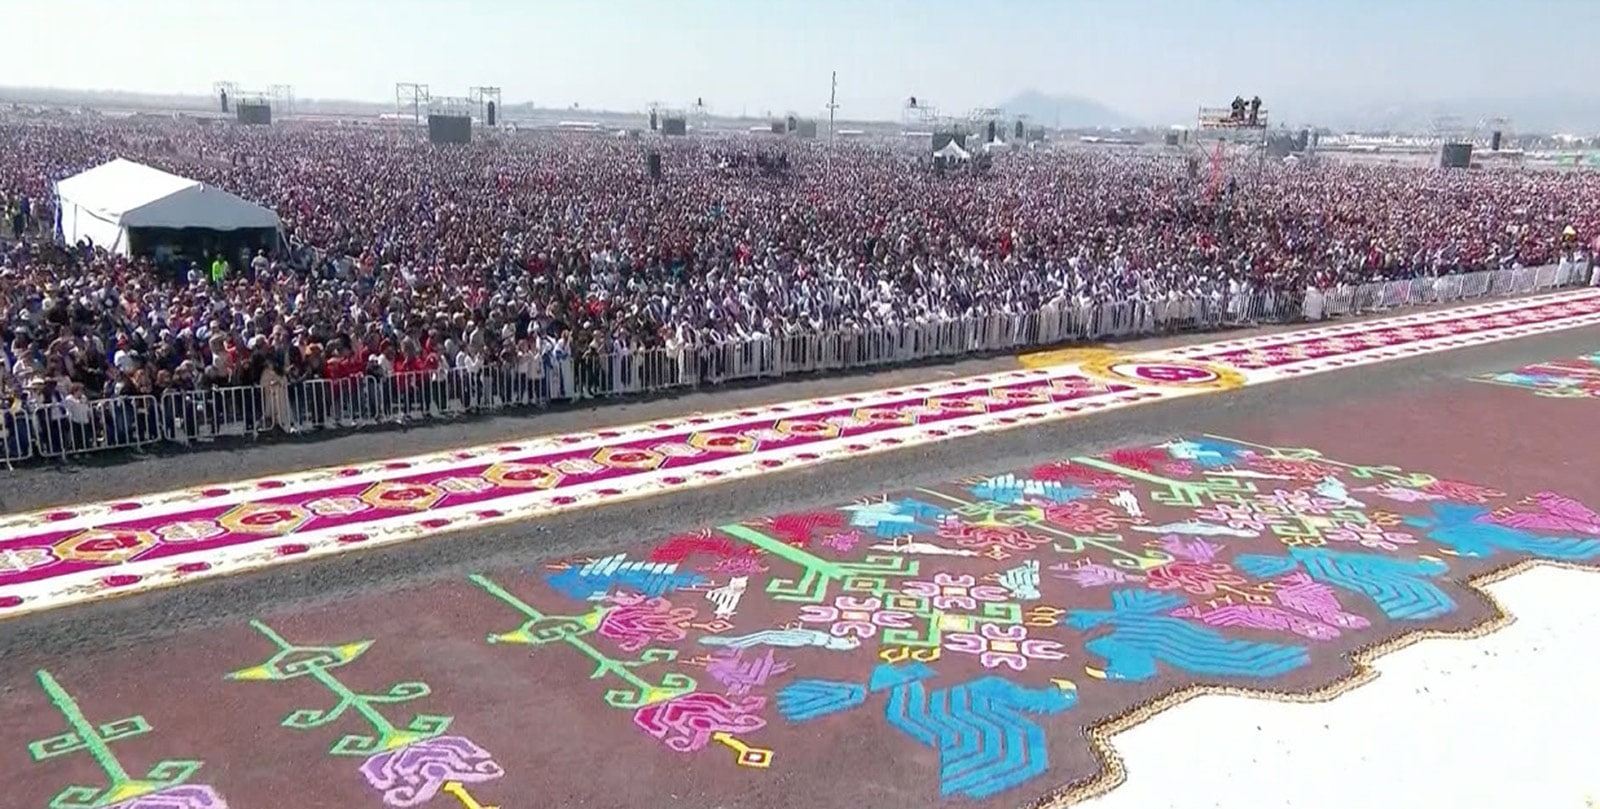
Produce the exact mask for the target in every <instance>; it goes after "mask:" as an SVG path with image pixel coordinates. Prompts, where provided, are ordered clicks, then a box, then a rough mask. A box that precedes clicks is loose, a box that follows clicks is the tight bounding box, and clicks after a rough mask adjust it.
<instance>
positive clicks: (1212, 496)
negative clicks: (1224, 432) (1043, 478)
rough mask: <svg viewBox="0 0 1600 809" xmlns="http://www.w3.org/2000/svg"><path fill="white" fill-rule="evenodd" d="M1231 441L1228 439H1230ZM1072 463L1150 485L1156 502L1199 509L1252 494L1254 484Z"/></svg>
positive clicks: (1094, 461) (1082, 460)
mask: <svg viewBox="0 0 1600 809" xmlns="http://www.w3.org/2000/svg"><path fill="white" fill-rule="evenodd" d="M1230 440H1231V439H1230ZM1071 460H1072V463H1073V464H1075V465H1077V466H1087V467H1089V468H1091V469H1098V470H1100V471H1102V472H1109V473H1111V474H1113V475H1116V476H1118V477H1121V478H1125V479H1127V480H1137V481H1139V482H1141V483H1147V484H1149V485H1150V486H1151V492H1150V499H1151V500H1154V501H1155V502H1157V503H1161V504H1162V505H1168V506H1178V507H1181V508H1199V507H1200V506H1203V505H1205V504H1207V503H1211V502H1217V501H1222V502H1230V501H1232V500H1233V499H1234V498H1236V497H1237V496H1239V495H1245V494H1253V493H1254V492H1255V491H1256V487H1255V484H1253V483H1250V482H1248V481H1241V480H1236V479H1234V478H1230V477H1220V476H1219V477H1212V478H1207V479H1206V480H1198V481H1188V480H1173V479H1172V478H1169V477H1164V476H1162V475H1158V474H1155V473H1154V472H1144V471H1140V470H1138V469H1130V468H1128V467H1126V466H1123V465H1121V464H1117V463H1112V462H1111V461H1107V460H1102V459H1100V458H1091V457H1087V456H1085V457H1074V458H1072V459H1071Z"/></svg>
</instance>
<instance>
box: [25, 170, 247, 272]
mask: <svg viewBox="0 0 1600 809" xmlns="http://www.w3.org/2000/svg"><path fill="white" fill-rule="evenodd" d="M56 210H57V211H59V215H60V217H61V220H60V228H61V236H62V238H64V239H65V240H66V242H67V243H68V244H76V243H77V242H78V241H80V240H82V239H88V240H90V241H92V242H93V243H94V244H95V246H97V247H102V248H105V249H106V250H109V251H111V252H113V253H120V254H122V255H127V254H128V252H129V238H128V231H129V230H132V229H138V228H172V229H182V228H198V229H201V230H219V231H238V230H245V229H257V228H261V229H265V228H270V229H273V230H276V229H277V228H278V225H279V223H278V215H277V214H276V213H273V212H272V210H271V209H270V208H264V207H262V206H260V205H257V204H255V203H253V202H248V201H246V200H243V199H240V198H239V197H236V196H234V195H233V194H230V193H228V192H226V191H223V190H221V189H219V188H213V187H212V186H208V185H206V184H205V183H202V182H200V181H198V180H190V179H188V178H186V177H179V176H178V175H176V174H168V173H166V172H164V171H161V170H159V169H153V168H150V167H149V166H145V165H142V164H139V163H135V162H133V161H131V160H123V159H122V158H117V159H116V160H113V161H111V162H110V163H106V164H105V165H103V166H97V167H95V168H92V169H89V170H88V171H85V172H83V173H82V174H76V175H73V176H71V177H68V178H67V179H65V180H62V181H60V182H58V183H56Z"/></svg>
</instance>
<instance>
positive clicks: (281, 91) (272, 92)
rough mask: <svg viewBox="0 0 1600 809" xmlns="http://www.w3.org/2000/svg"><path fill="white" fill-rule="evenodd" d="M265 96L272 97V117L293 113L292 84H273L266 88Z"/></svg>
mask: <svg viewBox="0 0 1600 809" xmlns="http://www.w3.org/2000/svg"><path fill="white" fill-rule="evenodd" d="M267 96H268V97H269V98H271V99H272V114H273V116H274V117H282V116H288V115H293V114H294V85H291V84H274V85H272V86H271V87H268V88H267Z"/></svg>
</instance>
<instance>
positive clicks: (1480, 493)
mask: <svg viewBox="0 0 1600 809" xmlns="http://www.w3.org/2000/svg"><path fill="white" fill-rule="evenodd" d="M1422 490H1423V491H1425V492H1427V493H1428V494H1436V495H1439V496H1440V497H1443V498H1445V499H1446V500H1454V501H1455V502H1457V503H1487V502H1489V501H1490V500H1492V499H1494V498H1496V497H1505V496H1506V493H1505V492H1502V491H1500V490H1499V489H1491V488H1489V487H1488V486H1479V485H1477V484H1474V483H1462V482H1461V481H1459V480H1436V481H1434V482H1432V483H1429V484H1428V485H1426V486H1423V487H1422Z"/></svg>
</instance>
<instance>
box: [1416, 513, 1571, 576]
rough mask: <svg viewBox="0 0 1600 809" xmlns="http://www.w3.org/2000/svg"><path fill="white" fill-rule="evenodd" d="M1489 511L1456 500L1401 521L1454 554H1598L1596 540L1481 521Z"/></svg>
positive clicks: (1558, 556) (1545, 556)
mask: <svg viewBox="0 0 1600 809" xmlns="http://www.w3.org/2000/svg"><path fill="white" fill-rule="evenodd" d="M1488 515H1489V510H1488V509H1486V508H1483V507H1481V506H1464V505H1461V504H1459V503H1434V504H1433V516H1431V517H1407V518H1406V519H1405V524H1406V525H1409V526H1412V527H1415V528H1424V529H1427V531H1428V538H1429V539H1431V540H1433V541H1434V542H1437V543H1439V544H1440V545H1443V546H1445V547H1446V548H1449V549H1450V552H1452V553H1454V554H1455V555H1457V556H1466V557H1470V558H1473V559H1482V558H1486V557H1490V556H1494V555H1495V554H1496V553H1499V552H1500V551H1510V552H1513V553H1521V554H1526V555H1528V556H1532V557H1534V558H1536V559H1554V560H1558V561H1562V562H1581V561H1587V560H1590V559H1594V558H1597V557H1600V539H1579V538H1577V537H1543V536H1539V535H1537V534H1534V533H1531V532H1528V531H1524V530H1522V529H1520V528H1511V527H1509V526H1505V525H1498V524H1495V523H1492V522H1487V521H1484V520H1483V518H1484V517H1487V516H1488Z"/></svg>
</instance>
